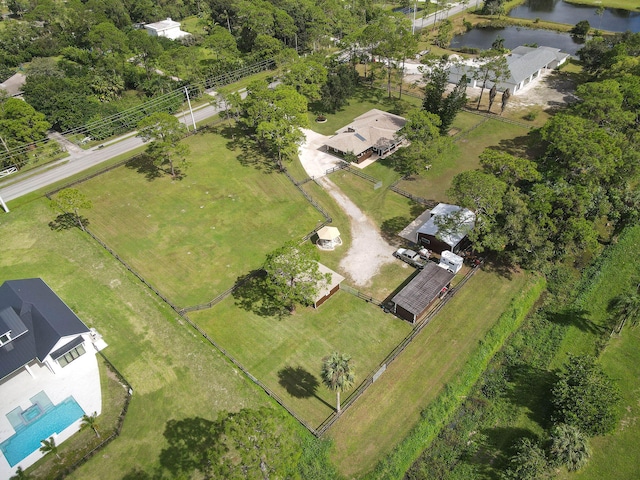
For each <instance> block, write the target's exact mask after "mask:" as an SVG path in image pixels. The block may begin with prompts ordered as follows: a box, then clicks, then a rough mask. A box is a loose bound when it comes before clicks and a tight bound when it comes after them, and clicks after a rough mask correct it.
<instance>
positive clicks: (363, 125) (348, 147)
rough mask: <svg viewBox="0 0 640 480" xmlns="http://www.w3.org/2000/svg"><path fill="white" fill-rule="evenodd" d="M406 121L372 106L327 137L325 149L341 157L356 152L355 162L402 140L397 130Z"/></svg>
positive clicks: (376, 153) (386, 151) (388, 149)
mask: <svg viewBox="0 0 640 480" xmlns="http://www.w3.org/2000/svg"><path fill="white" fill-rule="evenodd" d="M406 122H407V121H406V120H405V119H404V118H403V117H401V116H399V115H394V114H393V113H389V112H384V111H382V110H378V109H377V108H374V109H372V110H369V111H368V112H366V113H363V114H362V115H360V116H359V117H356V118H355V119H354V120H353V122H351V123H350V124H349V125H346V126H345V127H343V128H341V129H340V130H339V131H338V132H336V134H335V135H334V136H332V137H330V138H329V139H328V140H326V141H325V148H326V149H327V152H329V153H333V154H335V155H337V156H339V157H343V158H344V157H345V156H346V155H347V154H350V153H351V154H353V155H355V156H356V159H357V160H356V163H361V162H363V161H364V160H366V159H367V158H369V157H371V156H372V155H377V156H383V155H386V154H388V153H390V152H392V151H393V150H395V149H396V148H397V147H398V146H399V145H400V143H402V140H401V139H400V138H399V137H398V136H397V133H398V130H400V129H401V128H402V127H403V126H404V124H405V123H406Z"/></svg>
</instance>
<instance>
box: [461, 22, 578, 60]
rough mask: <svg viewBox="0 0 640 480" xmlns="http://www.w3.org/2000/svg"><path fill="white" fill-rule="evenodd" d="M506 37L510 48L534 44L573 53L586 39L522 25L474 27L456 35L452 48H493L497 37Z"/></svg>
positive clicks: (506, 42)
mask: <svg viewBox="0 0 640 480" xmlns="http://www.w3.org/2000/svg"><path fill="white" fill-rule="evenodd" d="M498 35H499V36H501V37H502V38H504V47H505V48H508V49H509V50H513V49H514V48H516V47H518V46H520V45H525V44H528V45H532V44H537V45H538V46H541V47H542V46H545V47H555V48H559V49H560V50H562V51H563V52H566V53H569V54H571V55H574V56H575V54H576V52H577V51H578V50H580V49H581V48H582V45H583V44H584V40H582V39H578V38H574V37H572V36H571V35H569V34H568V33H560V32H555V31H553V30H538V29H533V28H522V27H504V28H474V29H473V30H471V31H469V32H467V33H464V34H462V35H456V36H455V37H453V40H452V41H451V48H453V49H457V48H461V47H474V48H479V49H481V50H487V49H489V48H491V44H492V43H493V42H494V40H495V39H496V37H498Z"/></svg>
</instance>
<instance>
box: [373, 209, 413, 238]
mask: <svg viewBox="0 0 640 480" xmlns="http://www.w3.org/2000/svg"><path fill="white" fill-rule="evenodd" d="M411 221H412V220H411V219H409V218H407V217H402V216H397V217H392V218H389V219H387V220H385V221H384V222H382V225H381V228H380V230H381V233H382V237H383V238H384V239H385V240H386V241H387V242H388V243H390V244H391V245H393V244H396V243H398V242H399V241H400V237H398V234H399V233H400V232H401V231H402V230H403V229H404V228H405V227H406V226H407V225H409V224H410V223H411Z"/></svg>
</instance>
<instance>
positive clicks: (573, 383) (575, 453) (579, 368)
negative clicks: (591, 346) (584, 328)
mask: <svg viewBox="0 0 640 480" xmlns="http://www.w3.org/2000/svg"><path fill="white" fill-rule="evenodd" d="M619 400H620V394H619V392H618V390H617V388H616V387H615V386H614V385H613V383H612V381H611V379H610V378H609V377H608V376H607V374H606V373H604V371H603V370H602V367H601V366H600V365H599V364H598V363H597V362H596V360H595V358H594V357H592V356H589V355H582V356H573V355H570V356H569V359H568V361H567V362H566V363H565V365H564V368H563V370H562V371H561V372H560V374H559V375H558V380H557V381H556V383H555V385H554V386H553V388H552V390H551V403H552V406H553V413H552V418H551V421H552V422H553V426H552V428H551V430H550V432H549V438H548V439H547V441H546V442H544V443H541V442H538V441H536V440H534V439H531V438H528V437H524V438H521V439H520V440H519V441H518V442H517V443H516V445H515V447H514V450H515V451H514V454H513V455H512V456H511V458H510V459H509V466H508V467H507V469H506V471H505V473H504V475H503V477H504V478H505V480H536V479H540V478H545V477H547V478H548V477H549V476H550V469H551V468H553V467H561V466H562V467H566V468H567V470H569V471H576V470H580V469H581V468H582V467H583V466H584V465H586V463H587V462H588V460H589V457H590V456H591V448H590V446H589V437H592V436H596V435H604V434H607V433H610V432H611V431H612V430H613V429H614V428H615V427H616V425H617V424H618V420H619V410H618V404H619Z"/></svg>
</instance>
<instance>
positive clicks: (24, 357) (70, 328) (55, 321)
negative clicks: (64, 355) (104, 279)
mask: <svg viewBox="0 0 640 480" xmlns="http://www.w3.org/2000/svg"><path fill="white" fill-rule="evenodd" d="M0 312H2V313H3V316H2V322H3V323H5V324H8V323H9V322H14V324H15V322H16V317H17V318H18V319H19V321H20V324H22V325H24V327H25V329H26V332H24V333H23V334H22V335H20V336H18V337H17V338H14V337H16V336H17V335H15V334H14V332H13V331H12V338H14V339H13V340H11V341H10V342H9V343H7V344H5V345H3V346H2V347H0V379H2V378H4V377H6V376H7V375H9V374H11V373H13V372H14V371H16V370H17V369H19V368H20V367H22V366H24V365H26V364H28V363H29V362H31V361H32V360H34V359H38V360H39V361H43V360H44V359H45V357H46V356H47V355H48V354H49V353H50V352H51V349H52V348H53V347H54V346H55V344H56V343H57V342H58V340H60V339H61V338H63V337H66V336H69V335H79V334H82V333H87V332H89V329H88V328H87V326H86V325H85V324H84V323H82V321H81V320H80V319H79V318H78V317H77V316H76V314H75V313H73V312H72V311H71V309H70V308H69V307H67V306H66V305H65V303H64V302H63V301H62V300H61V299H60V298H59V297H58V296H57V295H56V294H55V293H54V292H53V290H51V289H50V288H49V286H48V285H47V284H46V283H45V282H44V281H43V280H42V279H40V278H29V279H25V280H8V281H6V282H4V283H3V284H2V286H0ZM11 312H13V313H11ZM18 326H19V324H18Z"/></svg>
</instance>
